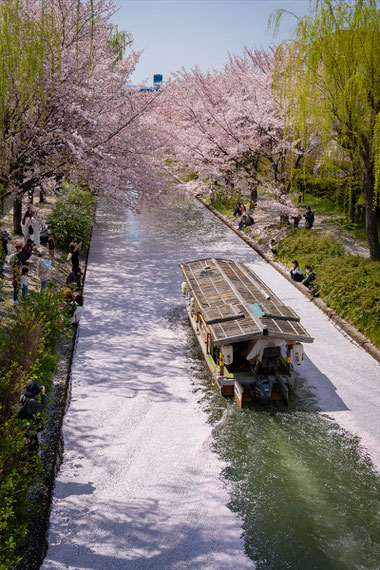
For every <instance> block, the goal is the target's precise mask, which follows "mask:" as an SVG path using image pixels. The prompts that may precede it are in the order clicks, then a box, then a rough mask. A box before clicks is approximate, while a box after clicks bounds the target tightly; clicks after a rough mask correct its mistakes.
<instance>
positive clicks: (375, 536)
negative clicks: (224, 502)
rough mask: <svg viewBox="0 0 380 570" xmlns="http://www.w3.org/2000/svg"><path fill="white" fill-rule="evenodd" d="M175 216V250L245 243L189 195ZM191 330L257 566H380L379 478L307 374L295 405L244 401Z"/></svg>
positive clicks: (217, 440)
mask: <svg viewBox="0 0 380 570" xmlns="http://www.w3.org/2000/svg"><path fill="white" fill-rule="evenodd" d="M177 208H178V206H177ZM169 216H170V218H171V219H172V221H173V220H175V224H174V227H176V228H178V230H177V231H176V232H175V234H174V233H173V234H172V235H171V236H170V237H168V236H166V240H169V241H173V242H174V243H175V245H176V249H177V252H176V254H177V255H178V253H182V252H180V250H181V249H182V246H183V242H186V241H187V239H189V240H191V242H190V243H189V247H188V251H186V252H183V255H184V257H183V258H182V260H183V261H187V260H190V259H193V258H197V257H198V258H200V257H206V256H207V255H208V254H209V251H210V248H211V249H215V246H216V247H217V249H219V251H218V252H216V253H215V255H219V256H226V257H230V256H231V253H236V254H237V255H239V256H241V250H240V249H241V248H240V244H238V243H235V241H234V238H233V240H232V241H233V242H234V244H233V246H232V247H233V248H234V249H235V252H231V251H230V249H231V246H228V245H227V244H226V243H225V235H226V234H225V229H224V228H223V226H221V225H220V224H218V223H213V219H212V218H210V216H209V215H208V214H207V213H205V212H203V211H202V210H199V208H197V207H194V208H193V207H191V205H189V204H186V205H183V208H179V209H177V210H176V211H171V212H170V214H169ZM154 225H155V224H154V222H153V220H151V227H152V226H154ZM194 226H197V231H196V232H194ZM155 230H156V231H157V232H158V235H160V236H161V237H163V234H165V232H166V231H167V230H166V228H165V227H164V226H163V225H162V224H160V225H159V227H157V226H156V227H155ZM164 239H165V238H164ZM223 249H224V250H225V253H223V251H222V250H223ZM244 255H245V256H247V253H246V251H245V252H244ZM180 310H181V309H177V310H175V311H172V312H170V311H169V313H168V319H169V321H171V323H172V326H176V323H178V322H179V323H180V324H179V325H178V324H177V326H181V327H185V328H186V327H188V325H187V322H186V319H185V320H184V319H183V318H181V319H178V316H179V314H180V312H179V311H180ZM187 338H188V347H189V356H188V359H189V360H188V364H189V366H190V367H191V368H192V371H193V389H194V391H196V392H197V394H199V405H201V406H203V408H204V411H205V413H206V414H207V415H208V417H209V421H210V423H211V424H212V426H213V437H214V443H213V447H214V450H215V452H216V453H217V454H218V455H219V456H220V457H221V458H222V459H223V460H224V461H225V462H226V467H225V469H224V471H223V474H222V475H223V477H224V479H225V481H226V484H227V485H228V487H229V490H230V493H231V501H230V503H229V507H230V509H231V510H233V511H234V512H236V513H237V514H238V515H239V516H240V517H241V519H242V522H243V525H242V526H243V536H244V540H245V545H246V553H247V555H248V556H249V557H250V558H251V559H252V560H254V561H255V563H256V567H257V568H258V569H267V570H268V569H273V570H280V569H288V568H289V569H292V570H294V569H306V568H307V569H310V570H311V569H316V570H349V569H368V570H369V569H376V568H380V548H379V546H380V544H379V542H380V532H379V530H380V526H379V512H380V500H379V497H380V492H379V491H380V484H379V482H380V481H379V477H378V476H377V475H376V473H375V472H374V470H373V466H372V463H371V461H370V460H369V458H368V457H367V456H366V454H365V453H364V452H363V449H362V448H361V447H360V445H359V442H358V438H356V437H354V436H353V435H351V434H350V433H349V432H347V431H345V430H344V429H342V428H341V427H339V425H337V424H336V423H335V422H334V421H331V419H329V417H328V416H325V415H323V414H320V413H317V411H316V407H317V404H316V401H315V397H314V393H313V392H312V391H311V390H309V389H308V388H307V387H306V386H305V385H304V382H303V379H302V377H301V378H299V379H298V382H297V384H298V386H297V390H296V391H295V393H293V395H292V399H291V403H290V406H289V408H285V407H284V406H283V405H282V404H281V403H272V404H270V405H269V406H268V407H266V408H262V407H260V406H258V405H256V406H254V407H253V408H244V409H243V410H240V409H238V408H237V407H236V406H235V404H234V403H233V402H232V401H228V400H225V399H223V398H222V397H221V396H220V395H219V394H217V393H216V392H215V391H214V389H213V388H212V386H211V384H210V379H209V374H208V370H207V368H206V366H205V365H204V364H203V360H202V355H201V353H200V351H199V349H198V347H197V346H196V345H195V344H194V343H195V340H194V336H193V334H192V332H191V330H189V332H188V337H187Z"/></svg>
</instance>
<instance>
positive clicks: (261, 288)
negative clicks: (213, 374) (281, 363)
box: [180, 258, 313, 345]
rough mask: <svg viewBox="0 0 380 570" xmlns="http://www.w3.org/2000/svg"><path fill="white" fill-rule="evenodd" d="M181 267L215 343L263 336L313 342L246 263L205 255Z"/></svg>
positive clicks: (292, 312) (296, 316)
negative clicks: (203, 257) (204, 257)
mask: <svg viewBox="0 0 380 570" xmlns="http://www.w3.org/2000/svg"><path fill="white" fill-rule="evenodd" d="M180 268H181V271H182V273H183V276H184V278H185V280H186V281H187V283H188V285H189V288H190V291H191V293H192V295H193V297H194V298H195V300H196V302H197V305H198V307H199V309H200V311H201V313H202V315H203V317H204V319H205V321H206V323H207V325H208V327H209V329H210V332H211V334H212V336H213V339H214V343H215V344H216V345H222V344H230V343H234V342H239V341H243V340H249V339H255V338H261V337H262V336H267V337H268V338H283V339H284V340H295V341H300V342H313V338H312V337H311V336H310V335H309V334H308V333H307V331H306V330H305V329H304V327H303V326H302V325H301V324H300V322H299V320H300V319H299V317H298V315H297V314H296V313H295V312H294V311H293V310H292V309H291V308H289V307H287V306H286V305H284V303H282V301H280V299H279V298H278V297H276V295H275V294H274V293H273V291H271V290H270V289H269V287H267V286H266V285H265V283H264V282H263V281H262V280H261V279H260V278H259V277H258V276H257V275H256V274H255V273H254V272H253V271H252V270H251V269H249V268H248V267H247V266H246V265H244V263H240V262H236V261H230V260H226V259H217V258H206V259H198V260H195V261H190V262H188V263H180Z"/></svg>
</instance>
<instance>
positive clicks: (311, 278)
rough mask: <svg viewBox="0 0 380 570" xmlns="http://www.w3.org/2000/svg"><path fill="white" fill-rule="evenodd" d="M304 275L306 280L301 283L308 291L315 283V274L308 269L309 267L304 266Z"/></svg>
mask: <svg viewBox="0 0 380 570" xmlns="http://www.w3.org/2000/svg"><path fill="white" fill-rule="evenodd" d="M305 273H306V278H305V279H304V280H303V281H302V284H303V285H305V287H307V288H308V289H310V287H311V284H312V283H313V281H315V273H314V271H313V270H312V268H311V267H310V265H305Z"/></svg>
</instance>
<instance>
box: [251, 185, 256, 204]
mask: <svg viewBox="0 0 380 570" xmlns="http://www.w3.org/2000/svg"><path fill="white" fill-rule="evenodd" d="M250 202H251V210H254V209H255V208H256V206H257V185H256V184H255V185H252V186H251V194H250Z"/></svg>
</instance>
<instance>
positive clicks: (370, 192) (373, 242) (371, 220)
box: [363, 165, 380, 260]
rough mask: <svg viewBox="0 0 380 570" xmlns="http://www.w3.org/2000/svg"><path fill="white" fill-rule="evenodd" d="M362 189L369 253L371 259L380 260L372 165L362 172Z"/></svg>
mask: <svg viewBox="0 0 380 570" xmlns="http://www.w3.org/2000/svg"><path fill="white" fill-rule="evenodd" d="M363 191H364V197H365V229H366V232H367V239H368V247H369V255H370V258H371V259H374V260H380V243H379V235H378V233H377V220H376V204H375V177H374V174H373V165H369V166H367V167H366V168H365V170H364V173H363Z"/></svg>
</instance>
